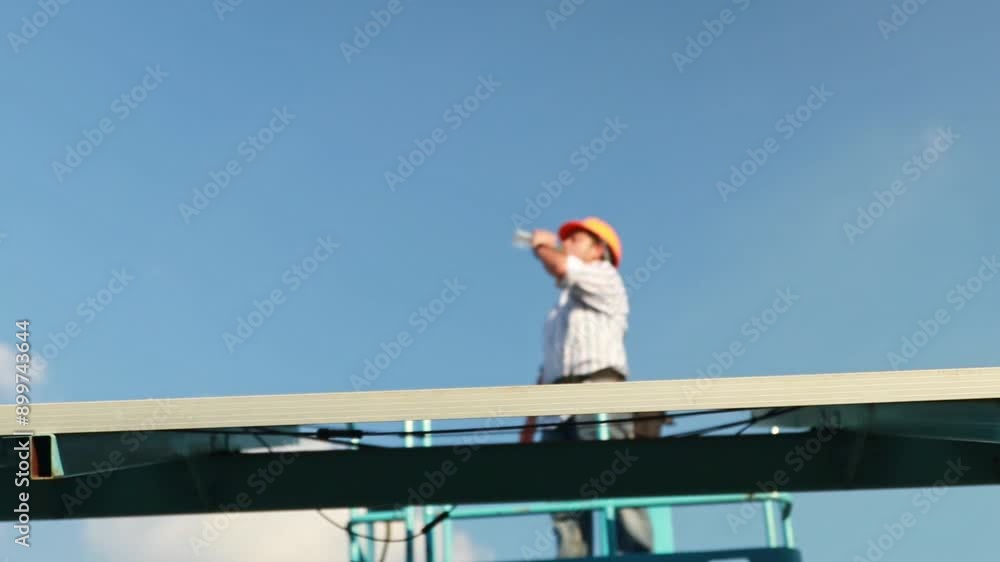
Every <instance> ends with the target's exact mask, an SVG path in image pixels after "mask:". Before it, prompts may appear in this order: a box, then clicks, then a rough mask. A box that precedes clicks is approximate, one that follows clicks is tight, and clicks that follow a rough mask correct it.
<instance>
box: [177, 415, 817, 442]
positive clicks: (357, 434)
mask: <svg viewBox="0 0 1000 562" xmlns="http://www.w3.org/2000/svg"><path fill="white" fill-rule="evenodd" d="M797 408H800V406H795V407H792V408H784V409H779V410H778V413H785V412H788V411H792V410H794V409H797ZM743 410H744V409H733V408H725V409H716V410H700V411H694V412H681V413H676V414H671V413H669V412H664V413H662V414H647V415H634V416H631V417H630V418H616V419H613V420H608V421H607V422H602V421H600V420H591V421H581V420H572V421H565V422H550V423H541V424H533V425H528V424H512V425H502V426H496V427H460V428H451V429H431V430H414V431H366V430H360V429H337V428H319V429H317V430H315V431H283V430H276V429H260V428H237V429H181V430H170V431H182V432H194V433H219V434H241V435H245V434H254V435H279V436H289V437H302V438H308V439H315V440H318V441H323V442H328V443H335V444H341V445H345V446H348V447H358V448H379V449H383V448H389V447H386V446H383V445H372V444H370V443H360V442H357V441H351V442H345V441H340V440H337V439H335V438H334V437H333V436H335V435H336V436H346V437H351V438H352V439H355V440H357V439H360V438H362V437H410V436H413V437H424V436H427V435H459V434H469V433H481V432H495V433H507V432H510V433H512V432H517V431H520V430H522V429H525V428H528V427H534V428H539V429H540V428H545V427H558V426H560V425H562V426H586V425H597V424H601V423H621V422H624V421H638V420H655V419H676V418H684V417H694V416H706V415H715V414H724V413H732V412H739V411H743ZM775 412H776V410H772V411H771V412H770V413H769V414H766V415H765V416H760V417H751V419H750V420H749V421H740V422H732V423H727V424H722V425H718V426H713V427H709V428H703V429H698V430H693V431H690V432H685V433H680V434H674V435H670V436H668V437H689V436H696V435H704V434H706V433H711V432H713V431H718V430H722V429H728V428H731V427H735V426H738V425H741V424H748V426H747V428H749V426H750V425H753V424H754V423H756V422H758V421H760V420H762V419H767V418H769V417H772V416H774V415H778V413H775ZM747 428H744V430H742V431H740V432H739V433H738V434H741V433H742V432H743V431H745V430H746V429H747Z"/></svg>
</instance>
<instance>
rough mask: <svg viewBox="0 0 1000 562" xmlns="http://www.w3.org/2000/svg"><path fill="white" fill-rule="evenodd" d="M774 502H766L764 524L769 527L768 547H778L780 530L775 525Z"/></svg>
mask: <svg viewBox="0 0 1000 562" xmlns="http://www.w3.org/2000/svg"><path fill="white" fill-rule="evenodd" d="M774 516H775V513H774V502H773V501H771V500H766V501H765V502H764V524H765V525H766V527H767V546H768V547H770V548H777V547H778V528H777V526H775V524H774Z"/></svg>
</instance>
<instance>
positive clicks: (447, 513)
mask: <svg viewBox="0 0 1000 562" xmlns="http://www.w3.org/2000/svg"><path fill="white" fill-rule="evenodd" d="M254 437H256V438H257V441H259V442H260V444H261V445H263V446H264V448H265V449H267V451H268V452H269V453H274V450H273V449H271V445H270V444H269V443H268V442H267V441H265V440H264V438H263V437H261V436H260V435H259V434H254ZM455 507H457V506H452V507H451V509H448V510H447V511H442V512H441V513H439V514H438V515H437V516H436V517H435V518H434V519H431V520H430V522H429V523H427V524H426V525H424V526H423V528H422V529H420V532H419V533H416V534H414V535H413V536H411V537H404V538H401V539H393V538H392V534H391V532H389V527H388V522H387V526H386V538H384V539H382V538H378V537H370V536H368V535H363V534H361V533H356V532H354V530H353V529H351V528H349V527H347V526H346V525H341V524H340V523H337V522H336V521H334V520H333V519H331V518H329V517H327V515H326V514H325V513H323V510H321V509H317V510H316V513H318V514H319V516H320V517H322V518H323V519H325V520H326V521H327V522H328V523H330V524H331V525H333V526H334V527H336V528H338V529H340V530H342V531H345V532H346V533H347V534H349V535H351V536H354V537H357V538H361V539H366V540H370V541H375V542H382V543H386V546H385V549H384V550H383V551H382V559H383V560H384V559H385V553H386V551H388V550H389V544H390V543H394V542H409V541H411V540H413V539H415V538H417V537H420V536H423V535H426V534H427V533H429V532H430V531H431V529H433V528H434V527H436V526H437V525H438V524H439V523H441V522H442V521H444V520H445V519H447V518H448V517H449V516H450V515H451V512H452V511H454V510H455Z"/></svg>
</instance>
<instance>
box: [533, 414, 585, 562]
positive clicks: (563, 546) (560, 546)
mask: <svg viewBox="0 0 1000 562" xmlns="http://www.w3.org/2000/svg"><path fill="white" fill-rule="evenodd" d="M571 419H572V418H571ZM576 439H577V432H576V431H575V430H574V429H573V427H568V426H559V427H555V428H549V429H544V430H542V439H541V440H542V441H574V440H576ZM592 527H593V517H592V515H591V512H589V511H568V512H560V513H553V514H552V528H553V532H554V533H555V535H556V557H557V558H582V557H586V556H590V555H591V552H590V545H591V537H592V536H593V528H592Z"/></svg>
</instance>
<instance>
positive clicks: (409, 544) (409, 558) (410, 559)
mask: <svg viewBox="0 0 1000 562" xmlns="http://www.w3.org/2000/svg"><path fill="white" fill-rule="evenodd" d="M403 431H405V432H406V438H405V446H406V448H407V449H410V448H412V447H413V435H412V433H413V420H406V421H405V422H404V424H403ZM413 515H414V513H413V506H409V505H408V506H406V518H405V523H406V562H416V558H414V556H413V526H414V524H413Z"/></svg>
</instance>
